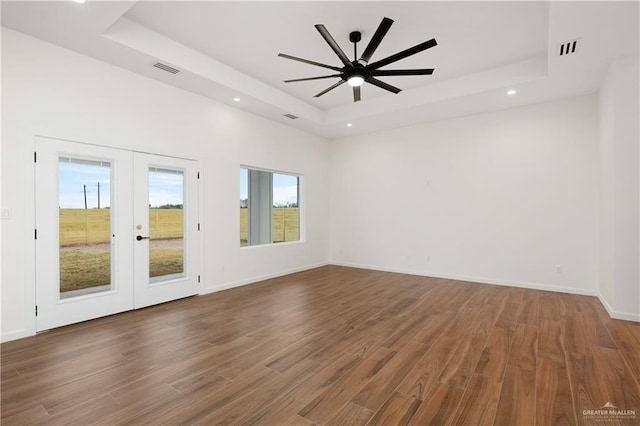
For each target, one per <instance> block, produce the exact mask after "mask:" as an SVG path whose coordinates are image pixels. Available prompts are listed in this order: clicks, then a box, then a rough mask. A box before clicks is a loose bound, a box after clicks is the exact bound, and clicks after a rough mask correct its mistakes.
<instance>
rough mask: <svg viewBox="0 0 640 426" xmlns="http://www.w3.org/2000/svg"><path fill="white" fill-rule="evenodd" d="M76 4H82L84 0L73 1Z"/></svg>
mask: <svg viewBox="0 0 640 426" xmlns="http://www.w3.org/2000/svg"><path fill="white" fill-rule="evenodd" d="M73 1H74V2H76V3H80V4H84V0H73Z"/></svg>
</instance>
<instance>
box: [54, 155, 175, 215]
mask: <svg viewBox="0 0 640 426" xmlns="http://www.w3.org/2000/svg"><path fill="white" fill-rule="evenodd" d="M87 163H88V162H87ZM110 172H111V169H110V167H109V166H108V163H105V164H104V165H99V164H98V163H94V164H80V163H70V162H64V161H60V163H59V177H58V178H59V202H60V207H61V208H73V209H83V208H84V194H83V191H84V190H83V186H84V185H86V187H87V208H89V209H95V208H97V207H98V183H100V207H101V208H105V207H111V173H110ZM149 204H151V206H152V207H158V206H161V205H165V204H183V175H182V174H181V173H166V172H156V171H150V172H149Z"/></svg>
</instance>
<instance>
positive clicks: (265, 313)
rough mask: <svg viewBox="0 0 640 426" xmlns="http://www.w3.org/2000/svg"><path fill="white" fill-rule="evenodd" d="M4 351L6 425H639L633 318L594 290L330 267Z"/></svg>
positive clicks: (639, 330)
mask: <svg viewBox="0 0 640 426" xmlns="http://www.w3.org/2000/svg"><path fill="white" fill-rule="evenodd" d="M1 350H2V359H1V367H2V388H1V400H2V406H1V409H2V413H1V422H2V424H3V425H22V424H47V425H54V424H80V425H87V424H104V425H111V424H136V425H137V424H227V425H228V424H234V425H235V424H238V425H241V424H262V425H311V424H328V425H360V424H368V425H404V424H415V425H429V424H436V425H441V424H442V425H444V424H465V425H484V424H497V425H516V426H520V425H566V424H600V425H602V424H623V425H632V424H636V425H637V424H640V383H639V382H640V324H637V323H632V322H625V321H617V320H612V319H610V318H609V317H608V315H607V313H606V311H605V310H604V308H603V307H602V305H601V304H600V302H599V301H598V300H597V299H596V298H594V297H587V296H577V295H571V294H561V293H551V292H544V291H537V290H526V289H519V288H509V287H500V286H493V285H484V284H474V283H468V282H460V281H452V280H445V279H435V278H426V277H417V276H410V275H401V274H393V273H386V272H376V271H365V270H360V269H350V268H344V267H337V266H327V267H322V268H318V269H314V270H310V271H306V272H301V273H298V274H293V275H289V276H286V277H282V278H277V279H272V280H268V281H264V282H261V283H258V284H254V285H250V286H244V287H239V288H236V289H232V290H227V291H223V292H219V293H214V294H210V295H205V296H199V297H192V298H188V299H183V300H179V301H175V302H171V303H167V304H164V305H160V306H155V307H151V308H147V309H143V310H139V311H133V312H128V313H124V314H120V315H115V316H111V317H107V318H102V319H98V320H94V321H89V322H85V323H82V324H76V325H72V326H68V327H63V328H60V329H56V330H53V331H50V332H47V333H42V334H39V335H37V336H34V337H30V338H26V339H22V340H17V341H13V342H8V343H5V344H3V345H2V346H1ZM607 402H610V403H611V404H613V405H615V406H616V407H618V410H627V412H626V413H625V414H624V415H623V414H621V413H618V415H617V417H611V418H609V419H608V420H609V421H610V422H609V423H606V422H603V420H607V419H604V418H603V416H602V415H595V414H590V412H588V411H585V410H598V409H600V408H601V407H603V406H604V405H605V403H607ZM629 410H635V418H633V417H632V415H631V413H630V411H629ZM585 413H586V414H585ZM625 416H626V417H625ZM611 422H613V423H611Z"/></svg>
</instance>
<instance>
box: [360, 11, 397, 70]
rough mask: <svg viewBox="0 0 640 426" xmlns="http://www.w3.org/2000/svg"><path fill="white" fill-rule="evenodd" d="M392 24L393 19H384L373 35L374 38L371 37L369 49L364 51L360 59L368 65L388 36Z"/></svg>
mask: <svg viewBox="0 0 640 426" xmlns="http://www.w3.org/2000/svg"><path fill="white" fill-rule="evenodd" d="M391 24H393V19H389V18H382V22H380V25H378V29H377V30H376V32H375V33H374V34H373V37H371V41H369V44H368V45H367V48H366V49H364V52H363V53H362V56H361V57H360V60H361V61H364V62H366V63H368V62H369V60H370V59H371V56H373V52H375V51H376V49H377V48H378V46H379V45H380V42H381V41H382V39H383V38H384V36H385V35H387V31H389V28H391Z"/></svg>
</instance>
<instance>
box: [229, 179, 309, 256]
mask: <svg viewBox="0 0 640 426" xmlns="http://www.w3.org/2000/svg"><path fill="white" fill-rule="evenodd" d="M299 240H300V176H298V175H294V174H288V173H275V172H269V171H264V170H256V169H249V168H241V169H240V246H242V247H244V246H253V245H259V244H271V243H282V242H287V241H299Z"/></svg>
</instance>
